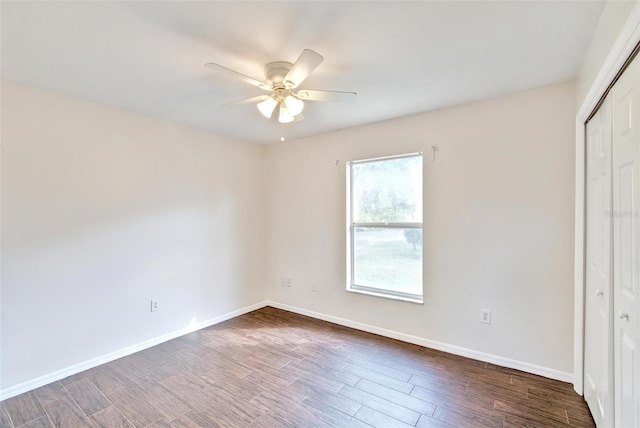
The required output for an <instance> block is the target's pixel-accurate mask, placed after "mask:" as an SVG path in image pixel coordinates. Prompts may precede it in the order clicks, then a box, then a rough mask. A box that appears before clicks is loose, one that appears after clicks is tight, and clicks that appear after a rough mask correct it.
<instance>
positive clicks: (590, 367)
mask: <svg viewBox="0 0 640 428" xmlns="http://www.w3.org/2000/svg"><path fill="white" fill-rule="evenodd" d="M586 135H587V144H586V146H587V186H586V188H587V195H586V197H587V213H586V216H587V222H586V224H587V230H586V236H587V254H586V256H587V263H586V265H587V271H586V289H585V322H586V326H585V345H584V346H585V350H584V360H585V361H584V365H585V368H584V376H585V377H584V380H585V390H584V395H585V399H586V401H587V404H588V405H589V409H590V410H591V414H592V415H593V418H594V419H595V422H596V424H597V426H600V427H609V426H613V412H614V411H613V364H612V361H613V340H612V333H613V332H612V330H611V325H612V323H611V311H612V302H613V298H612V293H611V291H612V289H611V267H610V266H611V249H610V244H611V215H610V211H611V108H610V102H609V98H607V99H605V101H604V103H603V104H602V105H601V106H600V108H599V109H598V112H597V113H596V114H595V115H594V116H593V117H592V118H591V120H590V121H589V123H587V132H586Z"/></svg>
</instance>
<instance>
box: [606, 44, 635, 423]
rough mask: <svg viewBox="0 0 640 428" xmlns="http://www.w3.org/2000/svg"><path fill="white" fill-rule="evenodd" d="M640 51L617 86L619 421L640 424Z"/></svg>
mask: <svg viewBox="0 0 640 428" xmlns="http://www.w3.org/2000/svg"><path fill="white" fill-rule="evenodd" d="M639 58H640V57H636V59H635V60H634V61H633V62H632V63H631V65H630V66H629V67H628V68H627V70H625V72H624V73H623V75H622V76H621V77H620V79H619V80H618V82H617V83H616V84H615V85H614V87H613V89H612V94H611V95H612V100H611V101H612V110H613V112H612V113H613V116H612V117H613V121H612V123H613V138H612V146H613V153H612V159H613V166H612V176H613V195H612V196H613V211H612V217H613V248H612V249H613V285H614V287H613V288H614V291H613V293H614V312H615V313H614V314H613V315H614V317H613V318H614V320H613V328H614V360H615V368H614V371H615V425H616V427H624V428H627V427H629V428H631V427H633V428H637V427H640V414H639V413H640V350H639V349H638V347H639V346H640V336H639V333H640V332H639V330H640V320H639V315H640V313H639V312H640V306H639V305H640V283H639V282H640V251H639V250H640V249H639V248H638V247H639V246H640V231H639V229H640V211H639V209H640V207H639V203H640V62H639V61H640V60H639Z"/></svg>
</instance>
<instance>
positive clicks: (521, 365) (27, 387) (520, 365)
mask: <svg viewBox="0 0 640 428" xmlns="http://www.w3.org/2000/svg"><path fill="white" fill-rule="evenodd" d="M265 306H272V307H274V308H278V309H282V310H285V311H289V312H294V313H297V314H300V315H306V316H308V317H311V318H316V319H320V320H323V321H328V322H331V323H334V324H339V325H342V326H345V327H350V328H354V329H356V330H361V331H366V332H368V333H373V334H378V335H380V336H385V337H389V338H391V339H397V340H400V341H403V342H407V343H413V344H415V345H420V346H424V347H425V348H431V349H436V350H438V351H444V352H448V353H450V354H454V355H460V356H463V357H468V358H472V359H474V360H480V361H486V362H488V363H492V364H496V365H499V366H503V367H509V368H512V369H516V370H521V371H524V372H528V373H532V374H536V375H540V376H544V377H548V378H551V379H556V380H560V381H563V382H572V381H573V374H572V373H567V372H563V371H560V370H555V369H550V368H548V367H543V366H538V365H535V364H531V363H526V362H523V361H518V360H513V359H510V358H505V357H500V356H498V355H493V354H487V353H484V352H479V351H475V350H473V349H468V348H463V347H461V346H455V345H449V344H447V343H442V342H437V341H434V340H429V339H424V338H422V337H417V336H412V335H409V334H405V333H399V332H397V331H393V330H387V329H384V328H380V327H375V326H372V325H369V324H363V323H359V322H356V321H351V320H348V319H344V318H339V317H334V316H331V315H326V314H322V313H320V312H314V311H310V310H307V309H302V308H298V307H295V306H289V305H285V304H283V303H278V302H274V301H270V300H266V301H263V302H259V303H256V304H253V305H250V306H246V307H244V308H241V309H238V310H235V311H232V312H229V313H226V314H224V315H220V316H217V317H215V318H211V319H209V320H206V321H202V322H200V323H197V324H194V325H191V326H189V327H187V328H184V329H180V330H176V331H173V332H171V333H167V334H164V335H162V336H159V337H155V338H153V339H149V340H146V341H144V342H141V343H138V344H135V345H132V346H128V347H126V348H122V349H119V350H117V351H114V352H110V353H108V354H106V355H102V356H100V357H96V358H92V359H91V360H88V361H84V362H82V363H79V364H75V365H73V366H70V367H66V368H64V369H61V370H57V371H55V372H53V373H49V374H46V375H44V376H40V377H38V378H35V379H31V380H29V381H26V382H23V383H20V384H18V385H14V386H11V387H9V388H6V389H3V390H0V401H2V400H6V399H7V398H11V397H15V396H16V395H20V394H22V393H25V392H28V391H31V390H33V389H36V388H39V387H41V386H44V385H47V384H49V383H51V382H55V381H58V380H60V379H64V378H65V377H68V376H71V375H74V374H77V373H80V372H82V371H85V370H89V369H92V368H94V367H96V366H99V365H101V364H105V363H108V362H110V361H114V360H117V359H118V358H122V357H126V356H127V355H131V354H133V353H135V352H138V351H142V350H144V349H147V348H150V347H152V346H155V345H159V344H160V343H163V342H166V341H168V340H171V339H175V338H176V337H180V336H183V335H185V334H188V333H191V332H193V331H196V330H200V329H202V328H206V327H209V326H212V325H215V324H218V323H221V322H223V321H226V320H228V319H231V318H235V317H237V316H240V315H243V314H246V313H248V312H251V311H255V310H257V309H260V308H264V307H265Z"/></svg>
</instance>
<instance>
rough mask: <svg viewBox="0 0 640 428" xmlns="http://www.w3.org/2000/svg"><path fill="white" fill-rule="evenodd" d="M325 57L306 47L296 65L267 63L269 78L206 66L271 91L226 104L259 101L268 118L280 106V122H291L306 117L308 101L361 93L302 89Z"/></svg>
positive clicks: (348, 99) (352, 97)
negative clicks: (305, 107) (300, 87)
mask: <svg viewBox="0 0 640 428" xmlns="http://www.w3.org/2000/svg"><path fill="white" fill-rule="evenodd" d="M323 60H324V58H323V57H322V55H320V54H318V53H316V52H314V51H312V50H310V49H305V50H303V51H302V53H301V54H300V56H299V57H298V59H297V60H296V62H294V63H293V64H291V63H290V62H286V61H275V62H270V63H269V64H267V65H266V66H265V67H264V76H265V81H260V80H257V79H254V78H252V77H249V76H247V75H245V74H242V73H239V72H237V71H234V70H231V69H229V68H227V67H224V66H222V65H220V64H216V63H213V62H208V63H206V64H205V65H204V66H205V67H206V68H208V69H209V70H212V71H215V72H217V73H221V74H225V75H227V76H230V77H234V78H236V79H239V80H242V81H243V82H245V83H249V84H251V85H254V86H257V87H258V88H260V89H262V90H264V91H267V92H271V94H269V95H266V94H265V95H258V96H257V97H252V98H248V99H246V100H241V101H237V102H234V103H230V104H226V105H227V106H232V105H240V104H252V103H257V107H258V110H259V111H260V113H262V115H263V116H264V117H266V118H271V116H273V112H274V111H275V109H276V107H279V111H278V121H279V122H280V123H289V122H294V121H296V122H297V121H300V120H302V119H303V116H302V110H303V109H304V101H334V102H342V103H351V102H353V101H355V99H356V96H357V94H356V93H355V92H340V91H321V90H312V89H298V86H300V84H301V83H302V82H304V80H305V79H306V78H307V77H309V74H311V72H312V71H313V70H315V69H316V68H317V67H318V66H319V65H320V63H321V62H322V61H323Z"/></svg>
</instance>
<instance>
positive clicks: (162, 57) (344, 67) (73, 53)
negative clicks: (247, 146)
mask: <svg viewBox="0 0 640 428" xmlns="http://www.w3.org/2000/svg"><path fill="white" fill-rule="evenodd" d="M0 7H1V10H0V13H1V14H2V18H1V19H2V21H1V25H2V30H1V37H2V38H1V43H2V44H1V48H2V50H1V61H2V62H1V72H2V77H3V78H6V79H9V80H14V81H17V82H21V83H24V84H27V85H32V86H36V87H40V88H44V89H48V90H53V91H57V92H61V93H64V94H67V95H71V96H75V97H79V98H83V99H86V100H90V101H95V102H97V103H101V104H106V105H110V106H114V107H118V108H122V109H125V110H130V111H134V112H140V113H144V114H147V115H149V116H153V117H158V118H162V119H166V120H170V121H174V122H178V123H182V124H185V125H189V126H193V127H196V128H201V129H205V130H209V131H212V132H215V133H217V134H221V135H226V136H230V137H235V138H239V139H242V140H246V141H251V142H257V143H272V142H277V141H279V139H280V137H281V136H284V137H286V138H287V139H288V140H291V139H296V138H300V137H304V136H308V135H313V134H318V133H321V132H326V131H331V130H336V129H341V128H347V127H352V126H357V125H362V124H366V123H371V122H376V121H380V120H385V119H391V118H394V117H399V116H404V115H408V114H413V113H418V112H423V111H428V110H434V109H438V108H441V107H445V106H450V105H456V104H461V103H466V102H470V101H474V100H478V99H483V98H489V97H493V96H497V95H502V94H507V93H512V92H515V91H520V90H524V89H529V88H534V87H539V86H544V85H548V84H552V83H556V82H562V81H566V80H570V79H573V78H575V77H576V75H577V73H578V70H579V67H580V65H581V63H582V59H583V57H584V54H585V52H586V49H587V47H588V45H589V42H590V40H591V35H592V34H593V31H594V30H595V27H596V25H597V22H598V19H599V17H600V14H601V12H602V9H603V7H604V2H601V1H586V2H581V1H496V2H490V1H468V2H456V1H432V2H399V1H394V2H355V1H354V2H347V1H342V2H267V1H262V2H202V1H201V2H186V1H173V2H159V1H158V2H156V1H147V2H127V1H125V2H112V1H108V2H56V1H52V2H6V1H3V2H2V3H1V6H0ZM304 48H309V49H313V50H315V51H316V52H318V53H320V54H321V55H323V56H324V57H325V60H324V62H323V63H322V64H321V65H320V66H319V67H318V68H317V69H316V70H315V71H314V72H313V74H312V75H311V76H310V77H309V78H308V79H307V80H306V81H305V82H304V83H303V84H302V85H301V88H305V89H326V90H341V91H355V92H357V93H358V99H357V101H356V102H355V103H354V104H347V105H342V104H334V103H318V102H315V103H314V102H307V103H306V107H305V111H304V115H305V120H303V121H301V122H298V123H290V124H284V125H283V124H279V123H277V122H275V121H269V120H267V119H265V118H263V117H262V116H260V114H259V112H258V111H257V109H256V108H255V106H253V105H242V106H236V107H222V104H225V103H229V102H233V101H237V100H241V99H243V98H248V97H251V96H254V95H260V94H262V93H263V92H262V91H261V90H260V89H258V88H256V87H253V86H250V85H248V84H246V83H243V82H241V81H236V80H233V79H228V78H226V77H224V76H218V75H215V74H213V73H212V72H210V71H208V70H207V69H205V68H204V67H203V64H204V63H206V62H210V61H212V62H217V63H219V64H222V65H225V66H227V67H230V68H233V69H235V70H238V71H240V72H242V73H244V74H248V75H250V76H254V77H256V78H259V79H263V67H264V65H265V64H266V63H268V62H271V61H276V60H284V61H289V62H293V61H295V59H296V58H297V57H298V55H299V54H300V52H301V51H302V49H304Z"/></svg>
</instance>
